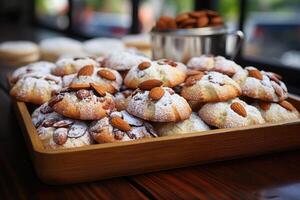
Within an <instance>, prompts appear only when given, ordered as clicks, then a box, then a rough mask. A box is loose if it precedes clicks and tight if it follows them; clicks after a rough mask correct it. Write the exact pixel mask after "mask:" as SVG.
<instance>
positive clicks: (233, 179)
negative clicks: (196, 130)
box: [0, 34, 300, 200]
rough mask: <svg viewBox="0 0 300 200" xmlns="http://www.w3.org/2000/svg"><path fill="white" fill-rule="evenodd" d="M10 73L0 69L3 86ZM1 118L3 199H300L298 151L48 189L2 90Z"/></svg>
mask: <svg viewBox="0 0 300 200" xmlns="http://www.w3.org/2000/svg"><path fill="white" fill-rule="evenodd" d="M26 37H29V38H30V37H32V35H30V34H29V36H26ZM8 70H9V69H7V68H3V67H0V75H1V80H0V81H1V84H2V85H3V84H4V82H5V74H6V73H7V72H8ZM0 117H1V120H0V199H1V200H2V199H251V200H252V199H276V200H277V199H288V200H293V199H295V200H296V199H300V150H296V151H289V152H283V153H277V154H270V155H264V156H258V157H252V158H245V159H239V160H232V161H224V162H218V163H212V164H206V165H200V166H195V167H187V168H182V169H175V170H168V171H163V172H156V173H150V174H143V175H136V176H130V177H121V178H114V179H110V180H103V181H98V182H91V183H82V184H74V185H64V186H51V185H46V184H44V183H42V182H41V181H40V180H39V179H38V178H37V176H36V174H35V172H34V168H33V165H32V163H31V161H30V158H29V153H28V151H27V149H26V146H25V141H24V139H23V137H22V134H21V130H20V128H19V125H18V123H17V120H16V117H15V115H14V112H13V110H12V106H11V101H10V97H9V96H8V94H7V91H4V90H3V88H2V89H0ZM299 134H300V131H299ZM299 136H300V135H299ZM99 170H101V167H99Z"/></svg>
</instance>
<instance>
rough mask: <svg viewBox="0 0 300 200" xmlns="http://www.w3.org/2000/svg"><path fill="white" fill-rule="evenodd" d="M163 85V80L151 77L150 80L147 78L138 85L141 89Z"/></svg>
mask: <svg viewBox="0 0 300 200" xmlns="http://www.w3.org/2000/svg"><path fill="white" fill-rule="evenodd" d="M162 85H163V82H162V81H161V80H157V79H150V80H146V81H144V82H141V83H140V84H139V85H138V88H140V89H141V90H151V89H152V88H154V87H160V86H162Z"/></svg>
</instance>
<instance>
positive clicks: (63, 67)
mask: <svg viewBox="0 0 300 200" xmlns="http://www.w3.org/2000/svg"><path fill="white" fill-rule="evenodd" d="M87 65H91V66H93V67H98V66H99V63H97V62H96V61H95V60H94V59H92V58H90V57H75V58H61V59H59V60H58V61H57V62H56V67H55V68H54V69H53V70H52V74H54V75H56V76H65V75H68V74H75V73H77V72H78V71H79V70H80V69H81V68H82V67H84V66H87Z"/></svg>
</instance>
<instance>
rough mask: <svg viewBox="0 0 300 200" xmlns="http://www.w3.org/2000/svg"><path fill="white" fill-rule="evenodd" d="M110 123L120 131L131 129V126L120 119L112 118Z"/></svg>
mask: <svg viewBox="0 0 300 200" xmlns="http://www.w3.org/2000/svg"><path fill="white" fill-rule="evenodd" d="M110 123H111V125H112V126H113V127H115V128H117V129H119V130H121V131H125V132H127V131H130V130H131V129H132V128H131V126H130V125H129V124H128V123H127V122H126V121H124V120H123V119H122V118H121V117H112V118H111V120H110Z"/></svg>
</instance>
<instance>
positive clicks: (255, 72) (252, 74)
mask: <svg viewBox="0 0 300 200" xmlns="http://www.w3.org/2000/svg"><path fill="white" fill-rule="evenodd" d="M248 72H249V76H250V77H253V78H257V79H259V80H263V75H262V74H261V73H260V71H259V70H257V69H251V70H248Z"/></svg>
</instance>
